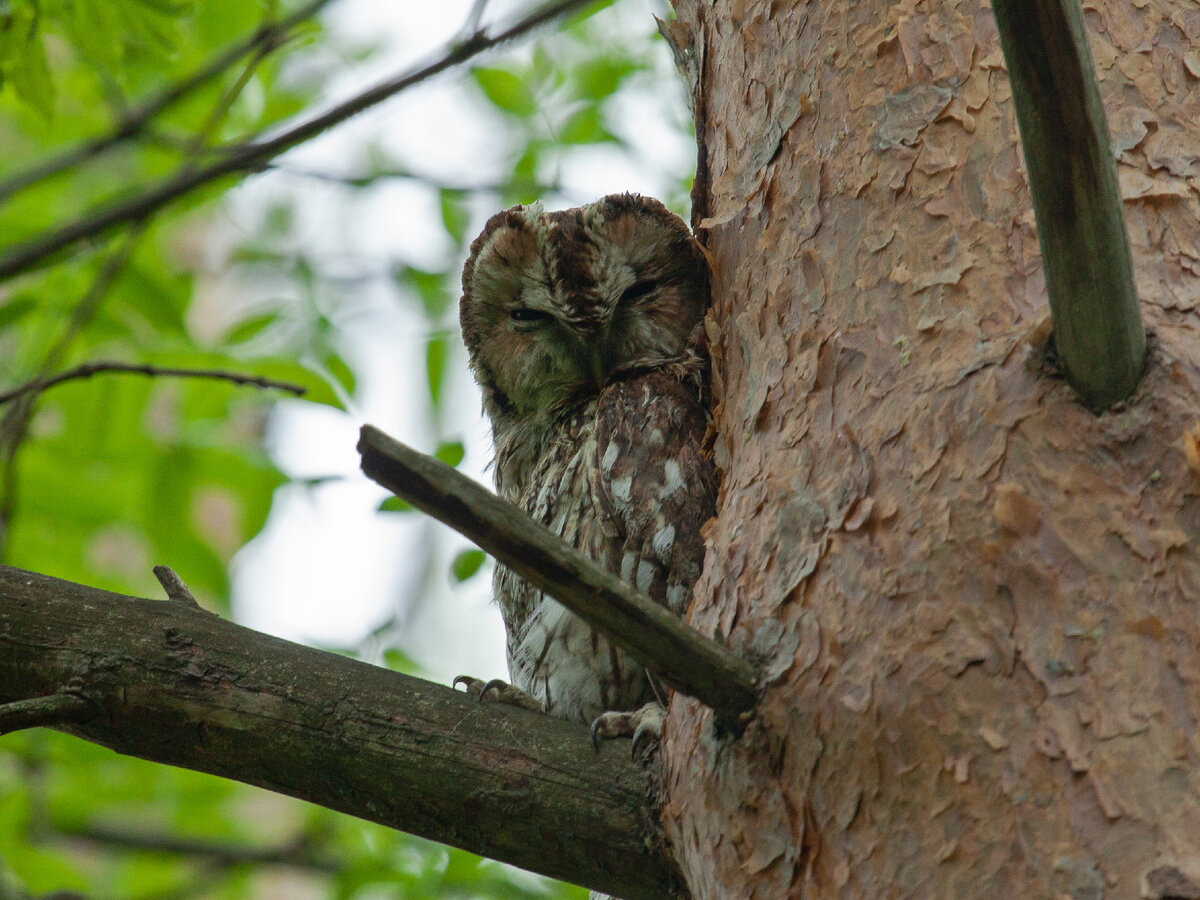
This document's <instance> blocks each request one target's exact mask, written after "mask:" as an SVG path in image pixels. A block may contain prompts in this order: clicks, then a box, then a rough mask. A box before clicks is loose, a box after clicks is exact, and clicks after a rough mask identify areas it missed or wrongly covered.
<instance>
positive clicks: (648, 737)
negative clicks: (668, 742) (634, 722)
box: [630, 721, 662, 759]
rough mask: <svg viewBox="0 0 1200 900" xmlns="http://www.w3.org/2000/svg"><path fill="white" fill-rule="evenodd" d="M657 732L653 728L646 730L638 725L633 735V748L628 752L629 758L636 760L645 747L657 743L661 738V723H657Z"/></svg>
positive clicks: (643, 726)
mask: <svg viewBox="0 0 1200 900" xmlns="http://www.w3.org/2000/svg"><path fill="white" fill-rule="evenodd" d="M658 728H659V730H658V731H655V730H654V729H653V728H647V727H646V726H645V725H639V726H638V727H637V730H636V731H635V732H634V733H633V748H632V750H631V751H630V758H631V759H637V758H638V755H639V754H640V753H641V751H642V750H643V749H645V748H646V747H650V746H652V745H654V744H657V743H658V739H659V738H661V737H662V722H661V721H659V723H658Z"/></svg>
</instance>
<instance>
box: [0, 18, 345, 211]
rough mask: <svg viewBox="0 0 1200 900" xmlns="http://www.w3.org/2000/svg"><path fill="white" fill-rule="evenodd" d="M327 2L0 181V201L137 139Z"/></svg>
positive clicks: (274, 45)
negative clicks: (105, 128)
mask: <svg viewBox="0 0 1200 900" xmlns="http://www.w3.org/2000/svg"><path fill="white" fill-rule="evenodd" d="M329 2H330V0H310V2H309V3H307V4H305V5H304V6H302V7H301V8H300V9H298V10H296V11H295V12H294V13H292V14H291V15H290V16H286V17H284V18H283V19H280V20H279V21H277V22H268V23H265V24H264V25H262V26H261V27H260V28H258V30H256V31H255V32H254V34H252V35H250V36H249V37H248V38H246V40H244V41H243V42H241V43H240V44H235V45H233V46H232V47H229V48H227V49H225V50H222V51H221V52H220V53H218V54H216V55H215V56H213V57H212V59H210V60H209V61H208V62H206V63H205V64H204V65H203V66H201V67H200V68H199V69H197V70H196V71H194V72H192V73H191V74H190V75H188V76H187V77H185V78H183V79H182V80H181V81H178V82H176V83H175V84H173V85H170V86H168V87H166V88H164V89H163V90H162V91H160V92H159V93H157V94H155V95H154V96H153V97H150V98H148V99H147V100H145V101H143V102H142V103H140V104H139V105H137V106H135V107H134V108H133V109H130V110H128V111H127V112H126V113H125V114H124V115H123V116H122V117H121V120H120V121H119V122H118V123H117V124H116V125H115V126H114V127H113V129H112V130H111V131H110V132H109V133H108V134H105V135H101V136H100V137H95V138H92V139H91V140H87V141H83V142H82V143H79V144H77V145H75V146H73V147H70V148H69V149H67V150H64V151H62V152H61V153H59V154H58V155H57V156H53V157H51V158H50V159H47V160H45V161H44V162H41V163H38V164H37V165H35V166H31V167H30V168H28V169H26V170H25V171H23V172H18V173H17V174H16V175H13V176H12V177H11V178H8V179H6V180H5V181H3V182H0V201H3V200H6V199H7V198H8V197H11V196H12V195H13V194H15V193H17V192H18V191H22V190H24V189H25V188H27V187H29V186H30V185H33V184H36V183H37V182H39V181H42V180H44V179H46V178H49V177H51V176H52V175H56V174H58V173H59V172H62V171H65V170H66V169H69V168H71V167H73V166H77V165H79V164H80V163H83V162H86V161H87V160H89V159H91V158H92V157H94V156H98V155H100V154H101V153H103V152H104V151H106V150H108V149H109V148H110V147H113V146H115V145H116V144H119V143H121V142H122V141H127V140H130V139H131V138H134V137H137V136H138V135H139V134H141V133H142V131H143V130H144V129H145V128H146V126H147V125H148V124H149V123H150V122H151V120H153V119H154V118H155V117H156V116H157V115H158V114H159V113H161V112H162V111H163V110H165V109H167V108H168V107H170V106H172V105H174V104H175V103H177V102H178V101H179V100H182V99H183V98H184V97H186V96H187V95H188V94H190V93H192V92H193V91H195V90H196V89H197V88H199V87H201V86H203V85H205V84H207V83H208V82H210V81H212V80H213V79H214V78H217V77H219V76H220V75H222V74H224V73H225V72H226V71H227V70H228V69H230V68H231V67H232V66H233V65H234V64H235V63H237V61H238V60H239V59H241V58H242V57H243V56H246V55H247V54H250V53H257V54H258V55H264V54H266V53H270V52H272V51H274V50H276V49H278V48H279V47H281V46H282V45H283V44H284V43H285V42H286V41H287V40H288V38H289V37H290V36H291V32H292V30H293V29H295V28H296V27H297V26H298V25H301V24H302V23H304V22H306V21H307V20H309V19H311V18H312V17H313V16H315V15H316V14H317V13H318V12H320V11H321V9H322V8H323V7H325V6H327V5H328V4H329Z"/></svg>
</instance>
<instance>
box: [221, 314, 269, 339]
mask: <svg viewBox="0 0 1200 900" xmlns="http://www.w3.org/2000/svg"><path fill="white" fill-rule="evenodd" d="M278 321H279V311H278V310H276V311H274V312H267V313H260V314H259V315H257V316H251V317H250V318H248V319H243V320H242V321H241V322H239V323H238V324H237V325H234V326H233V328H231V329H230V330H229V333H228V334H226V335H225V343H226V344H244V343H245V342H246V341H249V340H250V339H252V338H255V337H258V335H260V334H261V333H262V332H264V331H265V330H266V329H267V328H269V327H270V326H271V325H273V324H275V323H276V322H278Z"/></svg>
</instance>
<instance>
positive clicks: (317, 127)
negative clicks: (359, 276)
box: [0, 0, 594, 280]
mask: <svg viewBox="0 0 1200 900" xmlns="http://www.w3.org/2000/svg"><path fill="white" fill-rule="evenodd" d="M592 2H594V0H557V2H553V3H549V4H547V5H545V6H543V7H541V8H540V9H538V10H536V11H535V12H532V13H530V14H529V15H527V16H525V17H523V18H521V19H519V20H518V21H517V22H515V23H514V24H512V25H510V26H509V27H508V28H505V29H503V30H501V31H499V32H497V33H496V34H494V35H486V34H481V35H477V36H475V37H473V38H470V39H468V40H466V41H464V42H462V43H460V44H457V45H454V46H452V47H450V48H448V49H447V50H446V51H445V52H444V54H443V55H441V56H439V57H438V58H437V59H435V60H433V61H432V62H429V63H426V64H425V65H422V66H418V67H417V68H416V69H413V70H411V71H409V72H406V73H404V74H403V75H399V76H397V77H395V78H391V79H389V80H387V81H384V82H382V83H380V84H377V85H375V86H374V87H372V88H369V89H367V90H365V91H363V92H362V93H360V94H358V95H357V96H354V97H351V98H350V99H349V100H346V101H345V102H343V103H339V104H338V105H336V106H334V107H333V108H331V109H329V110H326V111H325V112H324V113H321V114H320V115H317V116H314V117H313V118H311V119H308V120H307V121H304V122H301V123H300V124H298V125H294V126H292V127H291V128H287V129H284V130H283V131H281V132H279V133H278V134H276V135H275V136H274V137H270V138H263V139H262V140H258V141H253V142H250V143H244V144H237V145H234V146H232V147H229V148H227V149H226V150H225V151H224V153H223V155H222V156H221V157H220V158H219V159H217V160H216V161H215V162H212V163H210V164H209V165H207V166H202V167H198V168H190V167H189V168H185V169H184V170H183V171H180V172H178V173H177V174H176V175H175V176H174V177H172V178H169V179H167V180H166V181H164V182H161V183H160V184H158V185H156V186H154V187H152V188H150V189H149V190H146V191H144V192H143V193H141V194H137V195H135V196H133V197H130V198H128V199H124V200H118V201H116V202H113V203H110V204H108V205H107V206H102V207H100V208H99V209H96V210H94V211H92V212H91V213H89V214H87V215H85V216H83V217H82V218H80V219H76V220H75V221H73V222H69V223H68V224H66V225H64V226H62V227H61V228H57V229H53V230H51V231H47V232H43V233H42V234H41V235H39V236H37V237H35V238H31V239H30V240H28V241H26V242H24V243H22V244H19V245H17V246H16V247H14V248H13V249H12V250H11V251H10V252H9V253H7V254H6V255H5V256H3V257H0V280H3V279H6V278H11V277H12V276H13V275H16V274H18V273H20V272H24V271H25V270H27V269H29V268H30V267H32V266H33V265H35V264H37V263H40V262H42V261H43V260H45V259H46V258H48V257H50V256H53V255H54V254H56V253H58V252H60V251H62V250H65V249H67V248H68V247H72V246H74V245H75V244H77V243H79V242H80V241H83V240H85V239H87V238H91V237H95V236H97V235H100V234H103V233H105V232H107V231H109V230H110V229H112V228H114V227H116V226H118V225H122V224H124V223H127V222H136V221H141V220H143V219H145V218H147V217H149V216H151V215H153V214H154V213H156V212H158V210H160V209H162V208H163V207H164V206H166V205H167V204H169V203H171V202H173V201H175V200H177V199H179V198H180V197H182V196H184V195H185V194H188V193H190V192H192V191H194V190H196V189H197V188H199V187H203V186H204V185H206V184H210V183H212V182H214V181H217V180H218V179H221V178H224V177H226V176H229V175H244V174H246V173H247V172H255V171H258V170H259V169H261V168H263V166H264V165H265V164H266V163H267V162H269V161H270V160H271V159H273V158H275V157H276V156H278V155H279V154H281V153H283V152H284V151H286V150H290V149H291V148H292V147H295V146H297V145H299V144H302V143H304V142H305V141H307V140H310V139H311V138H314V137H316V136H317V135H319V134H321V133H322V132H325V131H328V130H329V129H330V128H332V127H333V126H335V125H338V124H340V123H341V122H344V121H345V120H346V119H349V118H351V117H352V116H355V115H357V114H358V113H360V112H362V111H363V110H365V109H369V108H370V107H372V106H375V105H376V104H379V103H381V102H383V101H384V100H387V99H388V98H389V97H392V96H393V95H395V94H398V93H400V92H401V91H403V90H406V89H407V88H410V87H412V86H413V85H416V84H420V83H421V82H423V81H427V80H428V79H430V78H432V77H434V76H435V75H438V74H440V73H442V72H444V71H446V70H447V69H451V68H453V67H455V66H458V65H460V64H462V63H464V62H466V61H467V60H469V59H473V58H474V57H476V56H479V55H480V54H481V53H483V52H485V51H487V50H491V49H492V48H493V47H497V46H500V45H501V44H505V43H508V42H509V41H512V40H515V39H517V38H519V37H522V36H524V35H525V34H528V33H529V32H530V31H533V30H534V29H535V28H538V27H540V26H542V25H544V24H546V23H548V22H551V21H553V20H555V19H557V18H559V17H561V16H564V15H566V14H567V13H569V12H572V11H574V10H576V9H580V8H582V7H584V6H586V5H588V4H590V3H592Z"/></svg>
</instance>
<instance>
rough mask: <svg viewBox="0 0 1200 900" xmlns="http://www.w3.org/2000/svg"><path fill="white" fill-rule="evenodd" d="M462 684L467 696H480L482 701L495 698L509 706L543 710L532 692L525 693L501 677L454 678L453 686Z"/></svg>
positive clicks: (536, 710) (464, 676) (462, 676)
mask: <svg viewBox="0 0 1200 900" xmlns="http://www.w3.org/2000/svg"><path fill="white" fill-rule="evenodd" d="M460 684H461V685H463V686H465V687H466V689H467V696H469V697H477V698H479V702H480V703H482V702H483V701H484V700H487V699H495V700H496V701H498V702H500V703H506V704H508V705H509V706H520V707H522V708H523V709H532V710H534V711H535V712H541V711H542V704H540V703H538V701H537V699H536V698H534V696H533V695H532V694H527V693H525V692H524V691H523V690H521V689H520V688H519V687H516V686H515V685H511V684H509V683H508V682H507V681H504V680H503V679H501V678H493V679H492V680H491V681H483V680H481V679H479V678H472V677H471V676H470V675H459V676H458V677H457V678H455V679H454V683H453V685H452V686H453V687H455V688H457V687H458V686H459V685H460Z"/></svg>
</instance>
